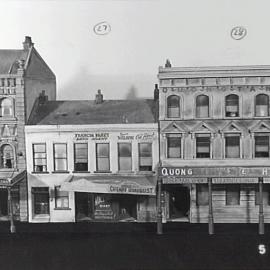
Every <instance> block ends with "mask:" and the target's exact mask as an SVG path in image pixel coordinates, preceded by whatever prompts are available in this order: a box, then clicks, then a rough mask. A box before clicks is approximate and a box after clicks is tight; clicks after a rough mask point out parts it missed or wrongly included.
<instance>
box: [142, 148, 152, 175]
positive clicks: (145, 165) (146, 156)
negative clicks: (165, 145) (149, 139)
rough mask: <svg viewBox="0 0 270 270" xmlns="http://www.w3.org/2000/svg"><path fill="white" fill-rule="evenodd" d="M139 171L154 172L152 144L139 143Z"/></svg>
mask: <svg viewBox="0 0 270 270" xmlns="http://www.w3.org/2000/svg"><path fill="white" fill-rule="evenodd" d="M139 170H140V171H152V144H151V143H139Z"/></svg>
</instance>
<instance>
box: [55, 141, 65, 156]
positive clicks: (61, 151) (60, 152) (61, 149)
mask: <svg viewBox="0 0 270 270" xmlns="http://www.w3.org/2000/svg"><path fill="white" fill-rule="evenodd" d="M54 156H55V158H66V157H67V145H66V144H54Z"/></svg>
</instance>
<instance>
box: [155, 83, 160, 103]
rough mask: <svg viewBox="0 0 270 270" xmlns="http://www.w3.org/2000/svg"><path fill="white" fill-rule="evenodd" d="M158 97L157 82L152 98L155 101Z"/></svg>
mask: <svg viewBox="0 0 270 270" xmlns="http://www.w3.org/2000/svg"><path fill="white" fill-rule="evenodd" d="M158 99H159V90H158V84H155V90H154V100H155V101H157V100H158Z"/></svg>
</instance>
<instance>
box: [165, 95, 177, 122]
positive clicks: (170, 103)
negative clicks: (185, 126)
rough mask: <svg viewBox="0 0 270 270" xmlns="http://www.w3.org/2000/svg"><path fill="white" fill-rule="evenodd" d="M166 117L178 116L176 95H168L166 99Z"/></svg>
mask: <svg viewBox="0 0 270 270" xmlns="http://www.w3.org/2000/svg"><path fill="white" fill-rule="evenodd" d="M167 116H168V118H175V117H180V98H179V97H178V96H176V95H172V96H169V97H168V99H167Z"/></svg>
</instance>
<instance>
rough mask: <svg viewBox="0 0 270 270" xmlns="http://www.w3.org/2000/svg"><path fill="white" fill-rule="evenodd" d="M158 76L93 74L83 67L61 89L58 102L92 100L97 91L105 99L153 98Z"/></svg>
mask: <svg viewBox="0 0 270 270" xmlns="http://www.w3.org/2000/svg"><path fill="white" fill-rule="evenodd" d="M155 83H157V79H156V76H153V75H151V74H149V75H148V74H130V75H128V74H125V75H110V74H100V75H96V74H91V73H90V72H89V71H88V70H87V67H84V66H82V67H81V68H80V69H78V70H77V72H76V73H74V76H73V77H72V78H70V80H69V81H68V82H66V83H65V84H64V85H62V86H60V87H59V91H58V92H57V99H58V100H67V99H69V100H72V99H73V100H74V99H75V100H76V99H81V100H89V99H90V100H92V99H94V98H95V94H96V91H97V89H101V90H102V93H103V94H104V98H105V99H107V100H108V99H136V98H137V97H138V98H153V88H154V85H155Z"/></svg>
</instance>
